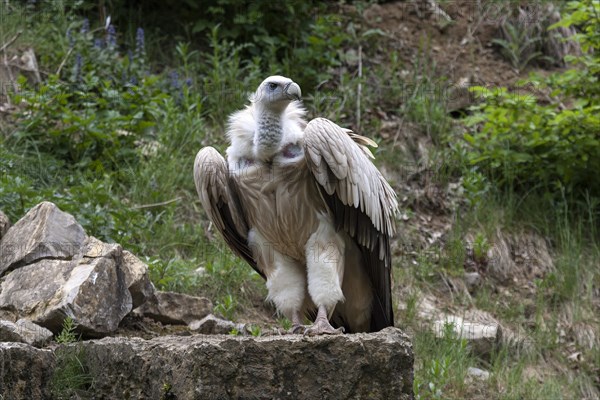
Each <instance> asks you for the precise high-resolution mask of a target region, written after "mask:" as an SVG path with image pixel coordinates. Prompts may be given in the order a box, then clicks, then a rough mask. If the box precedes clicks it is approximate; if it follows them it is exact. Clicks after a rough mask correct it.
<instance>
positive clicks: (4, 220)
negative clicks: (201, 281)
mask: <svg viewBox="0 0 600 400" xmlns="http://www.w3.org/2000/svg"><path fill="white" fill-rule="evenodd" d="M8 228H10V220H9V219H8V216H7V215H6V214H4V213H3V212H2V211H0V240H2V238H3V237H4V235H6V232H8Z"/></svg>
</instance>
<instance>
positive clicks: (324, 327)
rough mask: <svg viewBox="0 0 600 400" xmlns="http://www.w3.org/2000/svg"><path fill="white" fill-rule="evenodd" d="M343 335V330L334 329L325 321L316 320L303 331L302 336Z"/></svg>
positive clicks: (341, 328)
mask: <svg viewBox="0 0 600 400" xmlns="http://www.w3.org/2000/svg"><path fill="white" fill-rule="evenodd" d="M343 333H344V328H343V327H339V328H337V329H336V328H334V327H333V326H331V324H330V323H329V321H327V320H326V319H317V320H316V321H315V323H314V324H313V325H312V326H309V327H308V328H306V330H305V331H304V336H319V335H341V334H343Z"/></svg>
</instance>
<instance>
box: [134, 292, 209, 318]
mask: <svg viewBox="0 0 600 400" xmlns="http://www.w3.org/2000/svg"><path fill="white" fill-rule="evenodd" d="M212 307H213V306H212V303H211V301H210V300H208V299H206V298H204V297H195V296H189V295H187V294H182V293H173V292H160V291H157V292H156V293H155V296H154V297H153V298H152V299H150V300H149V301H147V302H146V303H144V304H143V305H142V306H141V307H139V308H138V309H136V312H137V313H140V314H142V315H144V316H145V317H149V318H152V319H153V320H155V321H158V322H162V323H164V324H182V325H184V324H189V323H191V322H192V321H196V320H201V319H202V318H204V317H206V316H207V315H208V314H210V313H211V312H212Z"/></svg>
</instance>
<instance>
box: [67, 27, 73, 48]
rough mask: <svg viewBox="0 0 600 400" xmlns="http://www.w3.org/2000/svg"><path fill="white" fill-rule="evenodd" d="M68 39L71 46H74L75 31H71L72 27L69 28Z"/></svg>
mask: <svg viewBox="0 0 600 400" xmlns="http://www.w3.org/2000/svg"><path fill="white" fill-rule="evenodd" d="M67 40H68V41H69V48H71V49H72V48H73V46H75V38H74V37H73V32H71V28H69V29H67Z"/></svg>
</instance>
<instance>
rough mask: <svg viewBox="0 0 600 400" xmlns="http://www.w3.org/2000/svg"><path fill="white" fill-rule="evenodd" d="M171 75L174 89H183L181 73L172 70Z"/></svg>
mask: <svg viewBox="0 0 600 400" xmlns="http://www.w3.org/2000/svg"><path fill="white" fill-rule="evenodd" d="M169 77H170V78H171V87H172V88H173V89H181V82H179V74H178V73H177V71H172V72H171V73H170V74H169Z"/></svg>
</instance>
